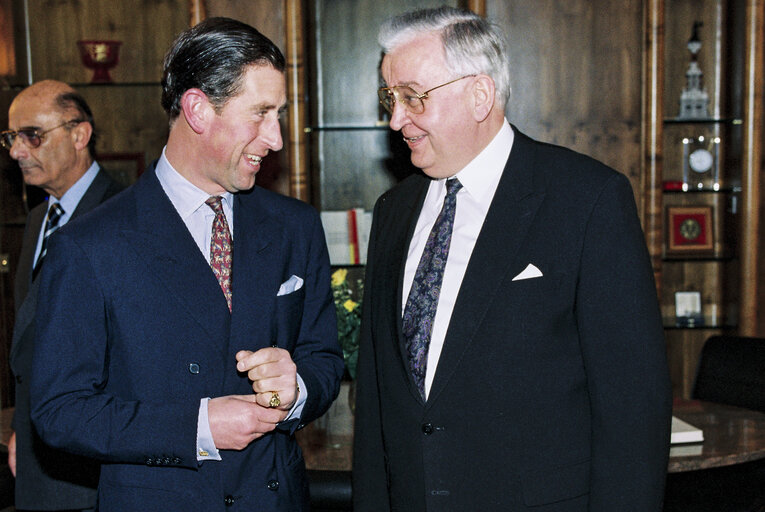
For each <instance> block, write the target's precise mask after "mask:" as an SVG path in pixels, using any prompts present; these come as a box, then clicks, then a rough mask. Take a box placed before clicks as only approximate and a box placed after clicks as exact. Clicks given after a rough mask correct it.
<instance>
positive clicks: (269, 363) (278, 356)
mask: <svg viewBox="0 0 765 512" xmlns="http://www.w3.org/2000/svg"><path fill="white" fill-rule="evenodd" d="M236 360H237V361H238V363H237V365H236V369H237V370H239V371H240V372H245V373H247V377H249V379H250V380H251V381H252V390H253V391H254V392H255V398H256V401H257V403H258V404H260V405H262V406H263V407H268V406H269V402H270V401H271V396H272V393H273V392H276V393H278V394H279V401H280V402H281V404H280V405H279V407H276V409H280V410H282V411H289V410H290V409H291V408H292V406H293V405H294V404H295V401H296V400H297V398H298V396H297V367H296V366H295V363H294V362H292V356H290V353H289V352H287V351H286V350H284V349H281V348H275V347H274V348H262V349H260V350H258V351H257V352H251V351H249V350H241V351H239V352H238V353H237V354H236Z"/></svg>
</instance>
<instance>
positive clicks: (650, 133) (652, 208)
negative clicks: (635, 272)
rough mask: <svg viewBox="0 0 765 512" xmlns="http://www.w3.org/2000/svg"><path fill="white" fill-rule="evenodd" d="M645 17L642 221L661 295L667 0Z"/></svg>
mask: <svg viewBox="0 0 765 512" xmlns="http://www.w3.org/2000/svg"><path fill="white" fill-rule="evenodd" d="M643 16H644V47H643V86H642V88H643V106H642V109H643V113H642V118H643V127H642V137H641V139H642V146H643V162H642V169H641V173H640V174H641V176H642V178H641V179H642V185H643V187H642V188H643V193H642V197H643V208H642V211H643V218H642V221H643V230H644V232H645V237H646V244H647V245H648V253H649V254H650V257H651V264H652V266H653V273H654V277H655V278H656V289H657V292H659V296H661V293H660V292H661V256H662V246H663V243H664V242H663V241H664V234H663V213H662V191H661V182H662V162H663V152H664V147H663V146H664V144H663V124H662V120H663V119H664V97H663V91H664V0H646V2H645V4H644V14H643Z"/></svg>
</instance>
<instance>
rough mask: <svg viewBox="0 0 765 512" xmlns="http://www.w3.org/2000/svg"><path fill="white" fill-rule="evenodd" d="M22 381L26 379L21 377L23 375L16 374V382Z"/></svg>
mask: <svg viewBox="0 0 765 512" xmlns="http://www.w3.org/2000/svg"><path fill="white" fill-rule="evenodd" d="M22 382H24V379H22V378H21V375H16V383H17V384H21V383H22Z"/></svg>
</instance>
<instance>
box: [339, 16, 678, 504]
mask: <svg viewBox="0 0 765 512" xmlns="http://www.w3.org/2000/svg"><path fill="white" fill-rule="evenodd" d="M379 41H380V43H381V46H382V47H383V49H384V52H385V56H384V58H383V62H382V76H383V78H384V80H385V83H386V84H387V87H383V88H382V89H381V90H380V92H379V95H380V100H381V102H382V104H383V106H385V107H386V109H387V110H388V111H389V112H390V113H391V119H390V126H391V128H392V129H393V130H396V131H400V132H401V135H402V136H403V137H404V140H405V141H406V143H407V145H408V146H409V148H410V150H411V160H412V163H413V164H414V165H416V166H417V167H419V168H420V169H422V171H423V174H421V175H420V174H418V175H414V176H411V177H410V178H407V179H406V180H404V181H403V182H402V183H400V184H399V185H397V186H396V187H394V188H393V189H391V190H390V191H388V192H386V193H385V194H383V196H382V197H381V198H380V199H379V200H378V202H377V205H376V207H375V211H374V221H373V227H372V233H371V239H370V242H369V252H368V254H369V256H368V264H367V268H366V278H365V286H364V294H365V300H364V313H363V319H362V341H361V349H360V350H361V352H360V356H359V366H358V389H357V392H358V394H357V406H356V423H355V432H356V434H355V441H354V462H353V468H354V475H353V476H354V480H353V496H354V504H355V507H354V510H355V511H356V512H366V511H370V512H372V511H374V512H380V511H383V510H386V511H388V510H406V511H424V510H438V511H464V510H481V511H503V512H509V511H522V510H535V511H542V510H544V511H566V512H574V511H581V512H585V511H615V510H619V511H627V510H631V511H641V512H646V511H659V510H661V503H662V496H663V488H664V480H665V473H666V468H667V458H668V451H669V426H670V418H671V392H670V385H669V373H668V369H667V363H666V355H665V345H664V339H663V330H662V325H661V318H660V313H659V307H658V302H657V297H656V290H655V285H654V280H653V273H652V269H651V266H650V263H649V258H648V251H647V250H646V247H645V242H644V238H643V233H642V230H641V228H640V222H639V220H638V216H637V211H636V208H635V202H634V198H633V194H632V190H631V188H630V185H629V181H628V180H627V178H626V177H625V176H623V175H622V174H620V173H618V172H616V171H614V170H612V169H609V168H608V167H606V166H605V165H603V164H601V163H599V162H596V161H595V160H593V159H591V158H589V157H586V156H584V155H580V154H577V153H574V152H573V151H569V150H567V149H564V148H560V147H556V146H553V145H549V144H542V143H539V142H536V141H534V140H532V139H530V138H529V137H527V136H525V135H524V134H522V133H521V132H520V131H519V130H518V129H517V128H515V127H513V126H511V125H510V124H509V123H508V122H507V120H506V119H505V116H504V111H505V106H506V104H507V101H508V98H509V93H510V71H509V64H508V55H507V51H506V49H505V43H504V37H503V35H502V33H501V32H500V31H499V30H498V29H497V27H495V26H494V25H493V24H491V23H489V22H487V20H485V19H483V18H481V17H479V16H476V15H475V14H473V13H470V12H467V11H461V10H457V9H452V8H448V7H444V8H440V9H431V10H422V11H415V12H412V13H407V14H404V15H401V16H398V17H396V18H393V19H392V20H389V21H388V22H387V23H386V24H385V25H384V26H383V27H382V29H381V31H380V36H379Z"/></svg>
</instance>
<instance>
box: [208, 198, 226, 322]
mask: <svg viewBox="0 0 765 512" xmlns="http://www.w3.org/2000/svg"><path fill="white" fill-rule="evenodd" d="M205 203H206V204H207V206H209V207H210V208H212V211H214V212H215V219H214V220H213V224H212V237H211V238H210V267H212V270H213V272H214V273H215V277H217V278H218V283H219V284H220V288H221V290H223V295H224V296H225V297H226V303H227V304H228V310H229V311H231V249H232V248H231V232H230V231H229V230H228V222H226V216H225V215H224V214H223V204H222V203H221V197H220V196H214V197H211V198H209V199H208V200H207V201H205Z"/></svg>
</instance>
